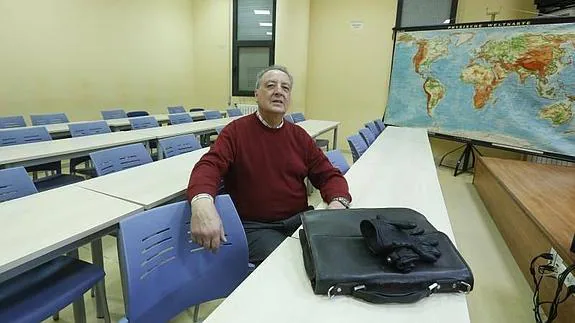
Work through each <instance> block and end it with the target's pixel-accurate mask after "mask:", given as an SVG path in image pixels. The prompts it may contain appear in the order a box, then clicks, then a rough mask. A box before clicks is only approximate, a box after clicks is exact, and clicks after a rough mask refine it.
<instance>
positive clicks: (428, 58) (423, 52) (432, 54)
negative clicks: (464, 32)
mask: <svg viewBox="0 0 575 323" xmlns="http://www.w3.org/2000/svg"><path fill="white" fill-rule="evenodd" d="M450 42H451V41H450V40H449V38H447V37H444V38H439V39H433V38H432V39H420V40H418V41H417V42H416V44H417V53H416V54H415V56H413V66H414V69H415V72H416V73H417V74H419V75H421V76H424V73H426V72H428V71H429V69H430V67H431V64H433V62H435V61H437V60H438V59H440V58H443V57H446V56H447V54H448V53H449V47H448V46H449V44H450Z"/></svg>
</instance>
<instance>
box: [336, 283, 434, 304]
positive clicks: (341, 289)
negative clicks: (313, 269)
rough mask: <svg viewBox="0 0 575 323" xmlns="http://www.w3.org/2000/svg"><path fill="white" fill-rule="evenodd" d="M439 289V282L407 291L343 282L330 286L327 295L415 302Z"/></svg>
mask: <svg viewBox="0 0 575 323" xmlns="http://www.w3.org/2000/svg"><path fill="white" fill-rule="evenodd" d="M438 289H439V284H437V283H433V284H431V285H430V286H428V287H427V288H422V289H420V290H412V291H406V292H395V293H392V292H389V291H385V290H384V289H383V288H374V287H372V288H368V287H367V286H366V285H362V284H355V283H341V284H337V285H334V286H332V287H330V289H329V291H328V292H327V295H328V296H329V297H334V296H337V295H350V296H353V297H357V298H360V299H363V300H365V301H367V302H369V303H374V304H385V303H415V302H417V301H419V300H421V299H423V298H425V297H429V296H430V295H431V294H433V293H434V292H435V291H437V290H438Z"/></svg>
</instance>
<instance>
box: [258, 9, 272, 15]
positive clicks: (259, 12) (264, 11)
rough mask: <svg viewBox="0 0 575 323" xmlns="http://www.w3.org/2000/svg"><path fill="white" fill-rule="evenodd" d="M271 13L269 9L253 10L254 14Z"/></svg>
mask: <svg viewBox="0 0 575 323" xmlns="http://www.w3.org/2000/svg"><path fill="white" fill-rule="evenodd" d="M271 14H272V13H271V12H270V11H269V10H258V9H256V10H254V15H271Z"/></svg>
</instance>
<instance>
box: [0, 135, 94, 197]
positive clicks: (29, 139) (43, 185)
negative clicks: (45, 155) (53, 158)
mask: <svg viewBox="0 0 575 323" xmlns="http://www.w3.org/2000/svg"><path fill="white" fill-rule="evenodd" d="M50 140H52V137H51V136H50V134H49V133H48V130H46V128H45V127H30V128H15V129H9V130H3V131H0V147H1V146H11V145H21V144H28V143H34V142H41V141H50ZM26 171H27V172H41V171H51V172H55V173H56V174H54V175H50V176H46V177H43V178H41V179H37V180H35V181H34V184H35V185H36V188H37V189H38V191H40V192H42V191H46V190H49V189H53V188H57V187H61V186H64V185H69V184H74V183H78V182H80V181H83V180H84V178H83V177H81V176H76V175H69V174H61V173H62V164H61V163H60V162H59V161H57V162H51V163H46V164H41V165H35V166H28V167H26Z"/></svg>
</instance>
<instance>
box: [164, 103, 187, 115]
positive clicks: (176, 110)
mask: <svg viewBox="0 0 575 323" xmlns="http://www.w3.org/2000/svg"><path fill="white" fill-rule="evenodd" d="M185 112H186V109H184V107H183V106H181V105H178V106H175V107H168V113H169V114H173V113H185Z"/></svg>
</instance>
